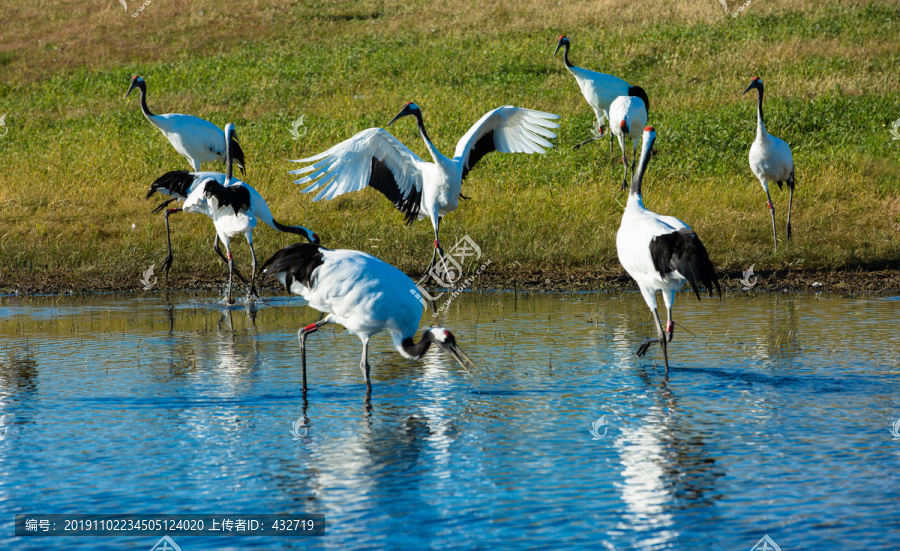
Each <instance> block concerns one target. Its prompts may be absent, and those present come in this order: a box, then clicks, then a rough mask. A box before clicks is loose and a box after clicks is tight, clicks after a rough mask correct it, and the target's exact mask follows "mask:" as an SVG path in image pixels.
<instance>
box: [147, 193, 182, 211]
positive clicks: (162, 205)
mask: <svg viewBox="0 0 900 551" xmlns="http://www.w3.org/2000/svg"><path fill="white" fill-rule="evenodd" d="M176 200H178V198H177V197H173V198H171V199H169V200H168V201H163V202H162V203H160V204H158V205H156V208H155V209H153V210H151V211H150V213H151V214H156V213H157V212H162V210H163V209H164V208H166V207H167V206H169V203H171V202H172V201H176Z"/></svg>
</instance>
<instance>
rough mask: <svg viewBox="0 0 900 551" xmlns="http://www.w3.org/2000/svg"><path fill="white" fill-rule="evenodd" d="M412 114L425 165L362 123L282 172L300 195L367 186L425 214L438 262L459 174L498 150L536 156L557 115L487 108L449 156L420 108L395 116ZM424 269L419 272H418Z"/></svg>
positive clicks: (413, 214)
mask: <svg viewBox="0 0 900 551" xmlns="http://www.w3.org/2000/svg"><path fill="white" fill-rule="evenodd" d="M407 115H413V116H415V117H416V120H417V122H418V128H419V133H420V135H421V136H422V139H423V140H424V142H425V146H426V147H427V148H428V152H429V153H430V154H431V158H432V160H433V162H426V161H423V160H422V159H420V158H419V156H418V155H416V154H415V153H413V152H412V151H410V150H409V148H407V147H406V146H405V145H403V144H402V143H401V142H400V141H399V140H398V139H397V138H395V137H394V136H392V135H391V134H390V133H388V132H387V131H386V130H383V129H381V128H369V129H367V130H363V131H362V132H360V133H358V134H356V135H355V136H353V137H352V138H350V139H348V140H345V141H343V142H341V143H339V144H337V145H335V146H334V147H332V148H330V149H329V150H327V151H325V152H323V153H320V154H318V155H315V156H313V157H308V158H305V159H299V160H297V161H294V162H298V163H313V164H311V165H309V166H306V167H304V168H301V169H298V170H293V171H291V172H290V174H305V175H306V176H304V177H303V178H300V179H299V180H296V181H295V183H297V184H307V183H308V184H310V185H309V186H308V187H307V188H306V189H304V190H303V191H304V192H305V193H308V192H312V191H315V190H319V192H318V194H317V195H316V196H315V198H314V199H313V200H314V201H318V200H320V199H333V198H335V197H337V196H339V195H342V194H344V193H348V192H351V191H357V190H360V189H363V188H365V187H366V186H370V187H373V188H375V189H377V190H378V191H380V192H381V193H382V194H384V195H385V197H387V198H388V199H389V200H390V201H391V202H392V203H393V204H394V206H395V207H396V208H397V209H399V210H400V211H401V212H403V213H404V214H405V215H406V220H407V222H408V223H410V222H412V221H413V220H415V219H416V218H419V219H421V218H424V217H426V216H427V217H428V218H430V219H431V223H432V227H433V229H434V239H435V249H434V251H433V253H432V257H431V264H429V267H428V269H429V270H430V269H431V267H432V266H433V265H434V263H435V258H436V255H438V254H439V255H440V258H441V259H443V249H442V248H441V245H440V235H439V228H440V222H441V218H443V217H444V216H446V215H447V213H450V212H453V211H454V210H455V209H456V208H457V206H459V198H460V194H461V191H462V182H463V179H464V178H465V177H466V175H467V174H468V172H469V170H471V169H472V168H473V167H474V166H475V164H476V163H477V162H478V161H479V160H480V159H481V158H482V157H484V156H485V155H487V154H488V153H490V152H492V151H499V152H501V153H529V154H530V153H544V152H545V151H546V149H545V148H550V147H553V144H551V143H550V142H549V141H548V139H552V138H555V137H556V134H554V133H553V132H551V131H550V130H549V129H552V128H558V127H559V125H558V124H556V123H554V122H552V120H553V119H557V118H559V117H558V116H557V115H553V114H550V113H543V112H541V111H533V110H531V109H523V108H519V107H512V106H509V105H507V106H504V107H499V108H497V109H494V110H493V111H489V112H488V113H487V114H485V115H484V116H483V117H481V119H479V121H478V122H476V123H475V124H474V125H472V127H471V128H470V129H469V131H468V132H466V134H465V135H464V136H463V137H462V138H461V139H460V140H459V142H458V143H457V145H456V151H455V152H454V156H453V158H452V159H450V158H447V157H445V156H444V155H442V154H441V153H440V152H439V151H438V150H437V148H436V147H435V146H434V145H433V144H432V143H431V140H430V139H429V138H428V134H427V133H426V131H425V124H424V123H423V121H422V112H421V110H420V109H419V107H418V106H417V105H416V104H414V103H407V104H406V105H405V106H404V107H403V110H401V111H400V113H398V114H397V116H395V117H394V118H393V119H392V120H391V122H390V123H388V126H390V125H391V124H393V123H394V121H396V120H397V119H399V118H401V117H404V116H407ZM426 271H427V270H426Z"/></svg>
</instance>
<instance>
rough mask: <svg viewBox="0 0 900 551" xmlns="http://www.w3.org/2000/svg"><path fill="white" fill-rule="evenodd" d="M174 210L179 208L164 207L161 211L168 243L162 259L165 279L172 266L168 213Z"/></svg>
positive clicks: (177, 210)
mask: <svg viewBox="0 0 900 551" xmlns="http://www.w3.org/2000/svg"><path fill="white" fill-rule="evenodd" d="M176 212H181V209H166V211H165V212H164V213H163V218H165V219H166V244H167V245H168V249H167V251H166V253H167V254H166V259H165V260H163V266H162V267H163V274H164V275H165V277H166V279H168V278H169V268H171V267H172V261H173V260H174V257H173V256H172V234H171V232H169V215H170V214H174V213H176Z"/></svg>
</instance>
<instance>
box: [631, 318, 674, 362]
mask: <svg viewBox="0 0 900 551" xmlns="http://www.w3.org/2000/svg"><path fill="white" fill-rule="evenodd" d="M653 319H654V320H655V321H656V333H657V338H655V339H651V338H649V337H648V338H646V339H644V342H642V343H641V346H639V347H638V349H637V352H636V353H635V356H637V357H638V358H640V357H642V356H643V355H644V354H646V353H647V349H648V348H650V345H651V344H654V343H658V344H659V345H660V346H661V347H662V351H663V361H665V363H666V373H668V372H669V353H668V350H667V349H666V333H665V332H664V331H663V327H662V322H661V321H659V312H658V311H657V310H656V308H654V309H653ZM669 323H671V320H670V321H669ZM667 326H668V324H667Z"/></svg>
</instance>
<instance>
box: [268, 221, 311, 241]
mask: <svg viewBox="0 0 900 551" xmlns="http://www.w3.org/2000/svg"><path fill="white" fill-rule="evenodd" d="M272 225H274V226H275V229H277V230H278V231H281V232H284V233H293V234H297V235H302V236H303V237H307V238H308V235H307V233H306V228H304V227H303V226H285V225H284V224H282V223H281V222H279V221H278V220H275V219H274V218H273V219H272Z"/></svg>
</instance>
